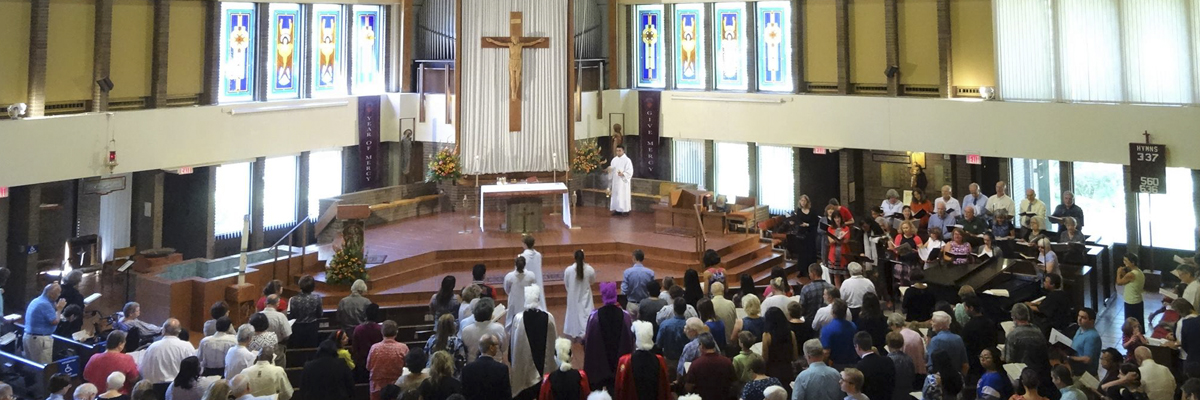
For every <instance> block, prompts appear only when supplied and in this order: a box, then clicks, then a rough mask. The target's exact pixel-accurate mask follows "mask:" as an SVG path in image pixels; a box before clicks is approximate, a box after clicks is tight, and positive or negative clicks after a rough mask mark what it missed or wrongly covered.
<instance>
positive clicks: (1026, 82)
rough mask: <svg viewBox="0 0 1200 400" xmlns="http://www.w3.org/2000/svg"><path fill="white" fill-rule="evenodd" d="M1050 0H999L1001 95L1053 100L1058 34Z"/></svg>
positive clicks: (996, 13)
mask: <svg viewBox="0 0 1200 400" xmlns="http://www.w3.org/2000/svg"><path fill="white" fill-rule="evenodd" d="M1048 1H1049V0H996V1H995V2H993V3H992V9H993V14H994V18H995V22H996V24H995V26H996V53H997V54H996V64H997V67H998V68H997V69H998V75H999V77H998V78H999V79H998V80H999V88H998V90H999V92H1000V98H1002V99H1005V100H1043V101H1045V100H1053V99H1054V98H1055V95H1054V35H1053V33H1052V28H1053V27H1052V25H1051V24H1052V22H1051V21H1052V20H1051V15H1050V7H1049V6H1048Z"/></svg>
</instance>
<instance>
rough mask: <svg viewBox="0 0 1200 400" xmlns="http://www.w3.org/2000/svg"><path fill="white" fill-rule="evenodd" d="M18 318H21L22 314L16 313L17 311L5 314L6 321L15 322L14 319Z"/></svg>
mask: <svg viewBox="0 0 1200 400" xmlns="http://www.w3.org/2000/svg"><path fill="white" fill-rule="evenodd" d="M18 319H21V314H16V313H14V314H8V315H5V316H4V320H5V321H8V322H13V321H16V320H18Z"/></svg>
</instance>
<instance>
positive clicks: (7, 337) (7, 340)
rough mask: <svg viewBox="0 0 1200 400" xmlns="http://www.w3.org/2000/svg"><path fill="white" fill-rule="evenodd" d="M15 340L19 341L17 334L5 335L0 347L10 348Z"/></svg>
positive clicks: (1, 338) (0, 337)
mask: <svg viewBox="0 0 1200 400" xmlns="http://www.w3.org/2000/svg"><path fill="white" fill-rule="evenodd" d="M14 340H17V333H16V332H9V333H5V334H4V336H0V346H8V344H9V343H12V342H13V341H14Z"/></svg>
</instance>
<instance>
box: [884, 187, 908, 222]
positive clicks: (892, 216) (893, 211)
mask: <svg viewBox="0 0 1200 400" xmlns="http://www.w3.org/2000/svg"><path fill="white" fill-rule="evenodd" d="M879 208H880V209H882V210H883V217H884V218H888V220H889V221H892V229H893V230H895V229H900V221H901V218H899V217H896V215H897V214H901V213H902V212H903V211H904V203H903V202H901V201H900V193H899V192H897V191H896V189H888V191H887V199H885V200H883V204H880V205H879Z"/></svg>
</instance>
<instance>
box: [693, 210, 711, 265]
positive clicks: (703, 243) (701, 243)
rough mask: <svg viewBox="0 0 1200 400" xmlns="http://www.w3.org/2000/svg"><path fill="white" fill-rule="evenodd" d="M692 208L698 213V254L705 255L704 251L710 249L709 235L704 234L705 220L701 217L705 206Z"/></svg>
mask: <svg viewBox="0 0 1200 400" xmlns="http://www.w3.org/2000/svg"><path fill="white" fill-rule="evenodd" d="M692 208H693V209H694V210H695V211H696V226H697V227H699V229H696V253H697V254H704V249H706V248H708V234H707V233H705V232H704V219H703V218H702V217H701V216H700V213H701V212H702V211H703V210H702V208H703V206H701V205H699V204H695V205H693V206H692Z"/></svg>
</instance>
